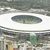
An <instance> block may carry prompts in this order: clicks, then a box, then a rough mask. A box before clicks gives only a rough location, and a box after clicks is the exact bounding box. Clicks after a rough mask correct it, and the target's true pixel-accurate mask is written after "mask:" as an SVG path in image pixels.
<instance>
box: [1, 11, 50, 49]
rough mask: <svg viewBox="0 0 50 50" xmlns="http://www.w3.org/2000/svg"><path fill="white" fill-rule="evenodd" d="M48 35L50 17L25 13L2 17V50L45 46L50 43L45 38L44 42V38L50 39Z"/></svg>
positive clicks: (8, 14)
mask: <svg viewBox="0 0 50 50" xmlns="http://www.w3.org/2000/svg"><path fill="white" fill-rule="evenodd" d="M46 33H47V36H46ZM48 33H50V17H49V16H45V15H41V14H35V13H23V12H22V13H20V12H18V13H7V14H2V15H0V34H1V37H0V49H1V50H3V49H4V50H20V49H19V48H20V47H21V48H23V47H25V48H27V47H28V48H29V47H31V48H33V47H36V46H37V45H38V46H39V44H40V46H41V44H42V46H43V44H44V43H46V42H48V43H50V42H49V41H48V40H46V39H45V38H44V39H45V40H46V41H43V40H42V39H43V37H48ZM32 35H33V36H32ZM36 37H37V38H36ZM39 37H40V38H39ZM49 38H50V36H49ZM38 40H40V41H38ZM35 41H36V42H35ZM48 43H46V44H48ZM25 44H26V46H25ZM27 44H28V45H27ZM1 47H3V48H1ZM41 48H42V47H41Z"/></svg>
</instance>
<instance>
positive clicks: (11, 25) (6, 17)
mask: <svg viewBox="0 0 50 50" xmlns="http://www.w3.org/2000/svg"><path fill="white" fill-rule="evenodd" d="M18 15H30V16H35V17H37V18H40V19H41V20H42V21H41V22H40V23H32V24H23V23H19V22H15V21H13V20H12V17H14V16H18ZM0 29H4V30H8V29H9V30H19V31H22V30H23V31H45V30H50V17H49V16H45V15H41V14H35V13H7V14H2V15H0Z"/></svg>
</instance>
